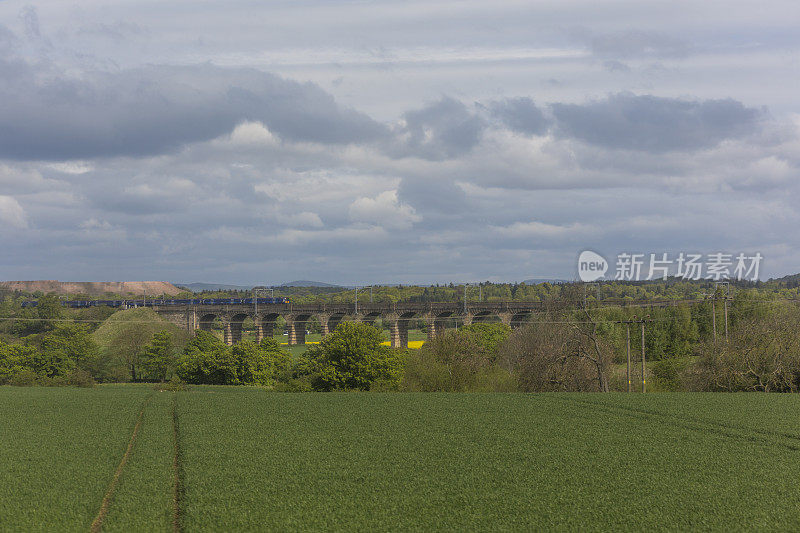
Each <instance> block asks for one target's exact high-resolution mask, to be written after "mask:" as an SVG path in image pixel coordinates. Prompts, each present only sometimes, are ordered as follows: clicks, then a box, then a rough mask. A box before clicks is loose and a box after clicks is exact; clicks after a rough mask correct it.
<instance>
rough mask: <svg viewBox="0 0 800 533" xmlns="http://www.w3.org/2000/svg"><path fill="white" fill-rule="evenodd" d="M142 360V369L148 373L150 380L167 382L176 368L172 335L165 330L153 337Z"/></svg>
mask: <svg viewBox="0 0 800 533" xmlns="http://www.w3.org/2000/svg"><path fill="white" fill-rule="evenodd" d="M141 360H142V361H141V362H142V367H143V368H144V369H145V370H146V371H147V372H148V377H149V378H150V379H152V380H155V381H161V382H163V381H166V379H167V376H168V375H169V374H170V372H171V371H172V370H173V369H174V367H175V347H174V345H173V344H172V335H171V334H170V333H169V332H168V331H163V330H162V331H159V332H158V333H156V334H155V335H153V340H152V341H150V343H149V344H148V345H147V346H145V348H144V351H143V353H142V356H141Z"/></svg>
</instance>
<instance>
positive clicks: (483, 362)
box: [401, 324, 516, 392]
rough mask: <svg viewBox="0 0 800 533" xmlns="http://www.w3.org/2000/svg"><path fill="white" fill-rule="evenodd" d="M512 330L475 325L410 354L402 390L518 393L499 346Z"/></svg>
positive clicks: (444, 336) (448, 334)
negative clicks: (499, 361)
mask: <svg viewBox="0 0 800 533" xmlns="http://www.w3.org/2000/svg"><path fill="white" fill-rule="evenodd" d="M509 331H510V328H508V327H507V326H503V325H502V324H476V325H475V327H473V326H468V327H467V328H464V329H462V330H459V331H448V332H446V333H445V334H444V335H441V336H438V337H436V338H435V339H432V340H430V341H428V342H427V343H425V344H424V345H423V346H422V348H420V349H419V350H416V351H414V352H411V353H410V354H409V355H408V359H407V362H406V369H405V374H404V376H403V381H402V384H401V389H402V390H406V391H419V392H433V391H449V392H467V391H495V390H497V391H509V390H516V380H515V379H514V377H513V376H512V375H511V373H510V372H508V371H506V370H503V369H501V368H499V367H498V366H497V365H496V363H495V361H496V359H497V350H498V344H499V343H500V342H502V341H505V337H506V336H507V335H508V332H509Z"/></svg>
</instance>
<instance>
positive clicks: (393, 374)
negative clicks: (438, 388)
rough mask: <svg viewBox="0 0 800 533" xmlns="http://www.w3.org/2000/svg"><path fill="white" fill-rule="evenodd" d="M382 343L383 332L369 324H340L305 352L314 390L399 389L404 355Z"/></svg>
mask: <svg viewBox="0 0 800 533" xmlns="http://www.w3.org/2000/svg"><path fill="white" fill-rule="evenodd" d="M382 342H383V336H382V334H381V332H380V331H378V330H377V329H375V328H374V327H372V326H370V325H368V324H362V323H357V322H344V323H342V324H340V325H339V326H338V327H337V328H336V330H335V331H334V332H333V333H331V334H330V335H327V336H326V337H325V338H323V339H322V342H320V344H319V345H317V346H315V347H313V348H311V349H310V350H308V352H306V355H307V358H308V363H307V365H308V367H307V368H308V371H310V373H311V383H312V386H313V387H314V389H315V390H323V391H330V390H343V389H358V390H370V388H371V387H372V386H373V384H374V383H376V382H379V381H380V382H382V384H381V387H396V386H397V385H398V384H399V383H400V377H401V375H402V372H403V363H404V361H403V358H402V355H401V354H402V353H403V352H402V351H399V350H392V349H391V348H389V347H387V346H382V345H381V343H382ZM304 364H306V363H304Z"/></svg>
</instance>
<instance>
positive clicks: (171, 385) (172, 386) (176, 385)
mask: <svg viewBox="0 0 800 533" xmlns="http://www.w3.org/2000/svg"><path fill="white" fill-rule="evenodd" d="M154 388H155V389H156V390H159V391H173V392H177V391H182V390H188V389H189V387H187V386H186V383H184V382H183V381H182V380H181V378H179V377H178V376H177V375H174V376H172V378H170V380H169V381H167V382H166V383H160V384H158V385H156V386H155V387H154Z"/></svg>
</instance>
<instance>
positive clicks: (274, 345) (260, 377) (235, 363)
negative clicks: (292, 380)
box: [177, 331, 291, 385]
mask: <svg viewBox="0 0 800 533" xmlns="http://www.w3.org/2000/svg"><path fill="white" fill-rule="evenodd" d="M290 369H291V357H290V356H289V353H288V352H286V351H285V350H283V349H281V347H280V344H278V342H277V341H275V340H273V339H264V340H263V341H261V343H259V344H255V343H253V342H250V341H245V342H241V343H239V344H236V345H234V346H232V347H229V346H226V345H225V344H224V343H222V341H220V340H219V339H218V338H217V337H216V336H215V335H213V334H211V333H209V332H207V331H198V332H197V334H196V335H195V337H194V338H193V339H192V340H190V341H189V342H188V343H187V345H186V348H185V349H184V353H183V355H182V356H181V358H180V361H179V363H178V368H177V373H178V376H179V377H180V378H181V379H182V380H184V381H185V382H187V383H196V384H209V385H273V384H274V383H275V381H276V380H277V379H278V378H279V377H281V376H287V377H288V373H289V371H290Z"/></svg>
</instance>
